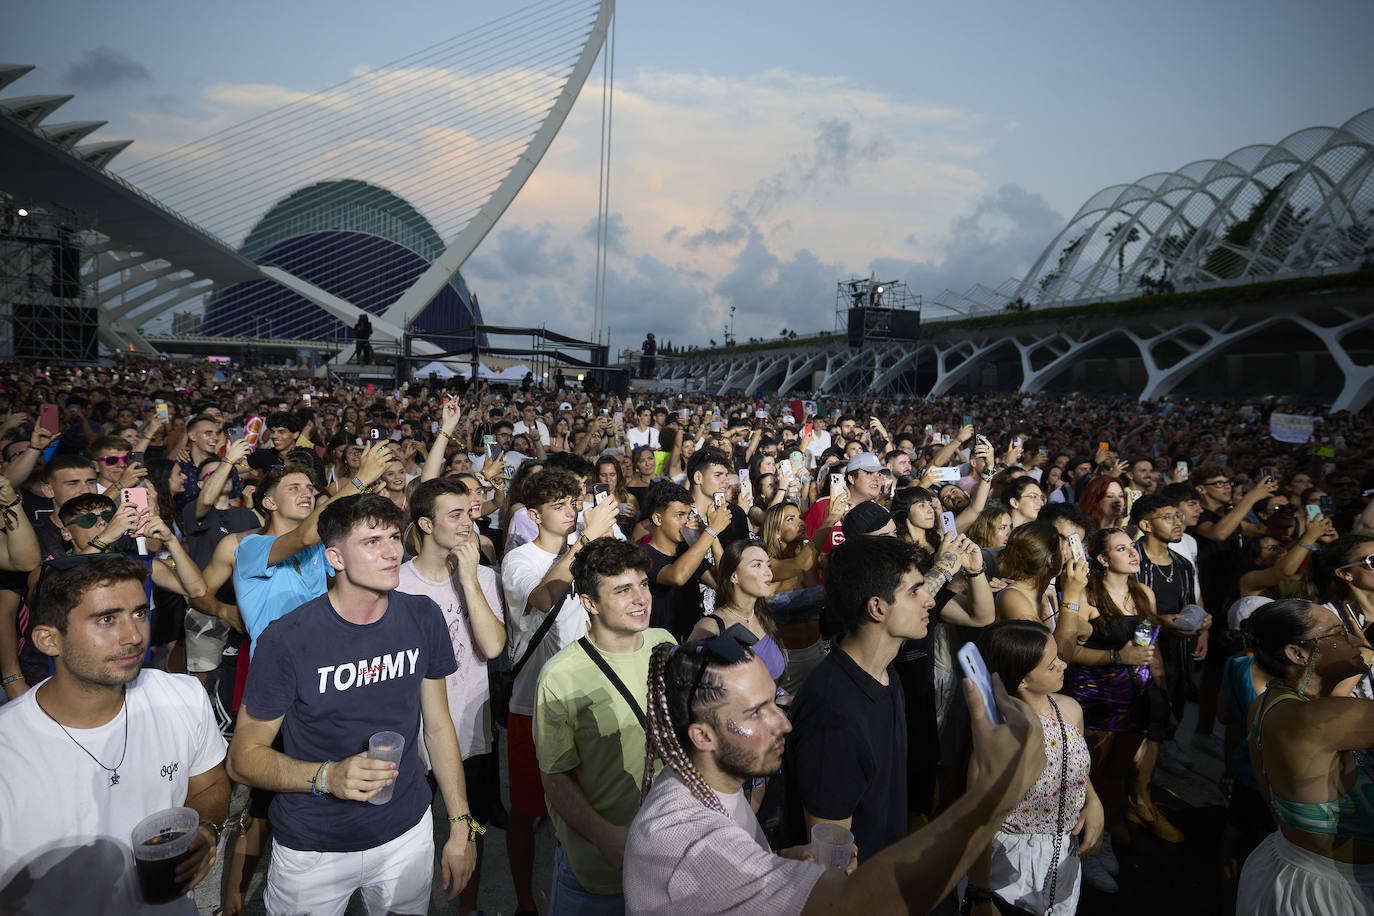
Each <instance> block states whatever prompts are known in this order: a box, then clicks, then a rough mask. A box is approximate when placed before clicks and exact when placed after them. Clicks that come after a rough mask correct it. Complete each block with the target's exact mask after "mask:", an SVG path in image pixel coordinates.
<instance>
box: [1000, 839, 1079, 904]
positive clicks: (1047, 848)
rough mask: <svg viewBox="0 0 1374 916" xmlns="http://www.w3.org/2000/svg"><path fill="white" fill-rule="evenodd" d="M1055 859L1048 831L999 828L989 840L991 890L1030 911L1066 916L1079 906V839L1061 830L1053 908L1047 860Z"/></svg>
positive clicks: (1007, 900) (1048, 861)
mask: <svg viewBox="0 0 1374 916" xmlns="http://www.w3.org/2000/svg"><path fill="white" fill-rule="evenodd" d="M1053 861H1054V835H1053V834H1049V833H1004V832H999V833H998V834H997V836H995V837H994V838H993V841H992V874H991V881H990V886H991V888H992V892H993V893H994V894H996V895H997V896H998V897H1001V898H1002V899H1003V900H1005V901H1006V902H1007V903H1010V904H1012V905H1013V906H1018V907H1020V908H1021V909H1023V910H1027V911H1028V912H1031V913H1044V914H1045V916H1061V914H1064V916H1067V914H1072V913H1074V912H1076V911H1077V910H1078V891H1079V888H1080V887H1081V886H1082V880H1083V868H1082V864H1081V863H1080V862H1079V860H1078V840H1077V839H1076V838H1074V837H1073V836H1072V835H1071V834H1067V833H1066V834H1064V841H1063V843H1062V844H1061V845H1060V847H1059V874H1058V877H1057V879H1056V881H1055V884H1056V885H1058V887H1057V890H1056V891H1055V895H1054V909H1053V910H1048V909H1047V908H1046V907H1047V906H1048V905H1049V902H1050V864H1051V863H1052V862H1053Z"/></svg>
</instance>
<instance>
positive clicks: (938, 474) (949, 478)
mask: <svg viewBox="0 0 1374 916" xmlns="http://www.w3.org/2000/svg"><path fill="white" fill-rule="evenodd" d="M935 482H936V483H958V482H959V469H958V468H951V467H938V468H936V469H935Z"/></svg>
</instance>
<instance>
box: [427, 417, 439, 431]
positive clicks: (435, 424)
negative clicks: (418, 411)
mask: <svg viewBox="0 0 1374 916" xmlns="http://www.w3.org/2000/svg"><path fill="white" fill-rule="evenodd" d="M429 431H430V432H431V433H437V432H439V421H438V420H430V421H429Z"/></svg>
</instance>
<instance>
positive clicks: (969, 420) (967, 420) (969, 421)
mask: <svg viewBox="0 0 1374 916" xmlns="http://www.w3.org/2000/svg"><path fill="white" fill-rule="evenodd" d="M964 425H965V426H972V425H973V414H971V413H966V414H964Z"/></svg>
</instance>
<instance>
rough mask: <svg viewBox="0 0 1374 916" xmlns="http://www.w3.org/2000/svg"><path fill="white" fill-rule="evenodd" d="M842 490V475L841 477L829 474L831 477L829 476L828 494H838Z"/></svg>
mask: <svg viewBox="0 0 1374 916" xmlns="http://www.w3.org/2000/svg"><path fill="white" fill-rule="evenodd" d="M842 489H844V475H843V474H831V475H830V493H831V495H834V494H836V493H838V492H840V491H841V490H842Z"/></svg>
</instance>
